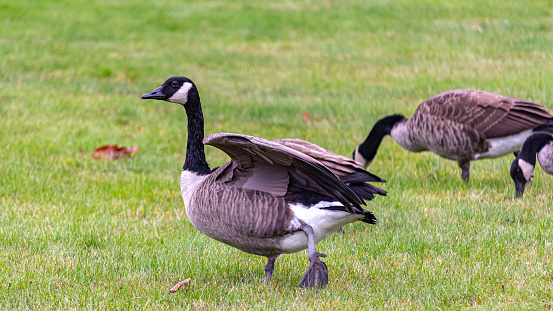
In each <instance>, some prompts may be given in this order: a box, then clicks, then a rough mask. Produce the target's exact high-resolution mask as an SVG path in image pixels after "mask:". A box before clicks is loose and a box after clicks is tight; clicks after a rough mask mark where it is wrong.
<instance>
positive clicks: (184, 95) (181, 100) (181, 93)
mask: <svg viewBox="0 0 553 311" xmlns="http://www.w3.org/2000/svg"><path fill="white" fill-rule="evenodd" d="M191 88H192V83H190V82H186V83H184V84H183V85H182V86H181V88H180V89H179V90H178V91H176V92H175V94H173V96H171V97H169V99H168V100H167V101H168V102H172V103H177V104H181V105H185V104H186V102H188V91H190V89H191Z"/></svg>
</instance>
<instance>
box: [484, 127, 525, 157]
mask: <svg viewBox="0 0 553 311" xmlns="http://www.w3.org/2000/svg"><path fill="white" fill-rule="evenodd" d="M530 135H532V130H527V131H524V132H520V133H518V134H515V135H511V136H506V137H501V138H492V139H488V141H489V142H490V144H491V148H490V150H488V152H486V153H478V154H475V155H474V159H485V158H499V157H502V156H504V155H506V154H509V153H513V152H515V151H518V150H520V149H521V148H522V145H523V144H524V142H525V141H526V138H528V137H529V136H530Z"/></svg>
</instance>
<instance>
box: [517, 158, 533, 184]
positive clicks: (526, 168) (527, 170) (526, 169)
mask: <svg viewBox="0 0 553 311" xmlns="http://www.w3.org/2000/svg"><path fill="white" fill-rule="evenodd" d="M518 166H520V169H521V170H522V174H523V175H524V179H526V180H530V176H532V172H533V171H534V166H532V164H530V163H528V162H526V161H524V160H523V159H518Z"/></svg>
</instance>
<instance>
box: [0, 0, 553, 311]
mask: <svg viewBox="0 0 553 311" xmlns="http://www.w3.org/2000/svg"><path fill="white" fill-rule="evenodd" d="M552 16H553V4H552V2H551V1H499V0H490V1H463V2H459V1H430V0H422V1H415V0H397V1H391V0H376V1H359V0H343V1H309V0H306V1H256V0H250V1H248V0H242V1H232V2H227V1H222V0H221V1H189V2H186V3H185V2H179V1H166V0H161V1H123V0H105V1H94V0H92V1H90V0H87V1H84V0H72V1H63V0H52V1H47V0H45V1H31V0H18V1H7V2H2V3H0V24H1V27H0V84H1V87H0V150H1V151H0V172H1V173H0V309H6V310H15V309H21V310H24V309H30V310H56V309H79V310H80V309H89V310H96V309H102V310H105V309H129V310H131V309H138V310H142V309H149V310H174V309H188V308H190V309H200V310H207V309H254V310H287V309H294V310H297V309H299V310H307V309H309V310H325V309H327V310H331V309H335V310H340V309H391V310H411V309H431V310H446V309H454V310H458V309H463V308H467V309H468V308H475V309H485V310H505V309H512V310H519V309H531V310H533V309H551V308H553V238H552V236H553V194H552V191H551V190H552V189H553V178H551V176H548V175H546V174H545V173H544V172H543V171H541V169H539V168H538V169H536V170H535V172H534V174H535V175H536V178H535V181H534V183H533V184H531V185H529V186H528V187H527V188H526V192H525V197H524V198H523V199H522V200H514V199H513V197H514V187H513V184H512V181H511V179H510V177H509V171H508V170H509V167H510V163H511V161H512V159H513V158H512V157H509V156H508V157H504V158H501V159H495V160H485V161H480V162H474V163H473V165H472V168H471V181H470V183H469V184H466V185H465V184H463V183H462V182H461V178H460V170H459V169H458V167H457V165H456V163H454V162H451V161H446V160H443V159H441V158H438V157H437V156H435V155H433V154H429V153H420V154H414V153H408V152H407V151H404V150H402V149H401V148H400V147H399V146H397V145H396V144H395V143H393V142H392V141H391V140H390V139H389V138H388V139H385V141H384V143H383V145H382V146H381V148H380V150H379V153H378V155H377V158H376V159H375V161H374V163H373V165H372V166H371V167H370V171H371V172H373V173H376V174H377V175H379V176H381V177H383V178H384V179H386V180H388V183H387V184H385V185H383V187H384V188H385V189H386V190H387V191H388V192H389V195H388V196H387V197H379V198H377V199H375V200H374V201H373V202H370V203H369V204H368V205H369V209H370V210H372V211H374V212H375V214H376V216H377V218H378V219H379V221H380V222H379V224H378V225H376V226H367V225H364V224H362V223H358V224H353V225H349V226H347V227H346V228H345V229H346V233H345V234H337V235H333V236H331V237H330V238H328V239H326V240H324V241H322V242H321V243H320V244H319V246H318V247H319V250H320V251H321V252H323V253H326V254H327V255H328V258H327V259H326V260H325V262H326V263H327V265H328V267H329V272H330V283H329V286H328V287H327V288H326V289H324V290H320V291H309V290H302V289H299V288H297V283H298V282H299V280H300V279H301V276H302V275H303V273H304V271H305V269H306V267H307V265H308V261H307V254H306V252H300V253H297V254H293V255H287V256H283V257H281V258H280V259H279V260H278V261H277V266H276V269H275V274H274V278H273V281H272V282H271V283H270V284H265V283H264V273H263V265H264V264H265V258H262V257H255V256H252V255H248V254H245V253H241V252H239V251H238V250H235V249H233V248H231V247H228V246H226V245H223V244H221V243H218V242H216V241H214V240H211V239H209V238H207V237H206V236H204V235H202V234H200V233H199V232H198V231H197V230H195V229H194V227H193V226H192V225H191V224H190V222H189V221H188V220H187V218H186V213H185V210H184V207H183V204H182V199H181V197H180V193H179V182H178V180H179V175H180V171H181V167H182V163H183V161H184V152H185V145H186V135H187V133H186V116H185V114H184V110H183V109H182V108H181V107H179V106H177V105H172V104H167V103H162V102H152V101H141V100H140V96H141V95H142V94H144V93H146V92H149V91H151V90H152V89H154V88H155V87H157V86H159V85H160V84H161V83H162V82H163V81H164V80H165V79H166V78H168V77H170V76H173V75H184V76H187V77H189V78H191V79H192V80H194V82H196V84H197V85H198V88H199V91H200V95H201V97H202V102H203V107H204V113H205V115H206V134H210V133H215V132H222V131H224V132H236V133H247V134H251V135H255V136H259V137H264V138H268V139H277V138H284V137H296V138H301V139H305V140H309V141H311V142H313V143H316V144H319V145H321V146H323V147H326V148H328V149H331V150H333V151H335V152H336V153H339V154H343V155H347V156H349V155H351V152H352V151H353V148H354V147H355V145H357V144H358V143H359V142H360V141H362V140H363V139H364V137H365V136H366V134H367V133H368V131H369V129H370V128H371V126H372V125H373V124H374V122H375V121H376V120H377V119H379V118H380V117H382V116H384V115H387V114H391V113H403V114H405V115H407V116H410V115H411V114H412V112H413V111H414V109H415V108H416V107H417V105H418V104H419V103H420V102H421V101H422V100H424V99H426V98H428V97H430V96H431V95H434V94H437V93H440V92H442V91H445V90H449V89H455V88H468V89H480V90H485V91H490V92H496V93H500V94H503V95H506V96H510V97H518V98H522V99H527V100H532V101H535V102H538V103H542V104H545V105H547V106H549V107H552V108H553V104H552V103H551V99H552V98H553V89H552V88H551V85H552V81H553V70H552V68H553V53H552V51H553V17H552ZM306 111H307V112H308V113H309V117H310V119H311V122H309V123H308V122H305V121H304V119H303V116H304V112H306ZM108 143H111V144H115V143H117V144H122V145H126V146H133V145H139V146H140V147H139V150H138V153H137V155H136V157H135V158H134V159H130V160H122V161H111V162H108V161H96V160H92V159H91V153H92V151H93V150H94V148H96V147H99V146H101V145H103V144H108ZM206 150H207V157H208V160H209V162H210V163H211V165H212V167H215V166H218V165H221V164H222V163H224V162H225V161H226V158H225V155H224V154H223V153H222V152H220V151H218V150H216V149H214V148H211V147H209V148H207V149H206ZM188 277H190V278H192V280H191V282H190V283H189V284H186V285H185V286H184V287H183V288H182V289H181V290H180V291H179V292H177V293H176V294H169V293H168V289H169V288H170V287H172V286H173V285H174V284H175V283H176V282H178V281H181V280H183V279H185V278H188Z"/></svg>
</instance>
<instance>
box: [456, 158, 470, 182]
mask: <svg viewBox="0 0 553 311" xmlns="http://www.w3.org/2000/svg"><path fill="white" fill-rule="evenodd" d="M457 164H459V167H460V168H461V178H463V181H464V182H468V181H469V178H470V161H469V160H459V161H457Z"/></svg>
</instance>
